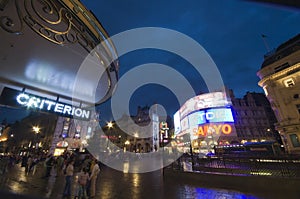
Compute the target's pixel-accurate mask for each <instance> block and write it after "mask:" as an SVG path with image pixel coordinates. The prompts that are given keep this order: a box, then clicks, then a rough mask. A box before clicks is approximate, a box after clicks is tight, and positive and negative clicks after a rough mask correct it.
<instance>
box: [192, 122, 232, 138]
mask: <svg viewBox="0 0 300 199" xmlns="http://www.w3.org/2000/svg"><path fill="white" fill-rule="evenodd" d="M231 133H232V126H231V125H230V124H206V125H200V126H198V127H197V128H194V129H193V134H194V136H199V137H201V136H202V137H206V136H207V135H209V134H210V135H221V134H223V135H230V134H231Z"/></svg>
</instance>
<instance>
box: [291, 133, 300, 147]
mask: <svg viewBox="0 0 300 199" xmlns="http://www.w3.org/2000/svg"><path fill="white" fill-rule="evenodd" d="M290 139H291V142H292V144H293V147H300V142H299V138H298V135H297V134H291V135H290Z"/></svg>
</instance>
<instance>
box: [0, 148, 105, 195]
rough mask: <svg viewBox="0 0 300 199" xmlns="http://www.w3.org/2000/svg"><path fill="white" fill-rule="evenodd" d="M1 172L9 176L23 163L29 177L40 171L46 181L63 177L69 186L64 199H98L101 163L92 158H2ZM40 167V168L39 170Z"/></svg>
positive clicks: (62, 156) (73, 154) (33, 156)
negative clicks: (53, 177) (8, 173)
mask: <svg viewBox="0 0 300 199" xmlns="http://www.w3.org/2000/svg"><path fill="white" fill-rule="evenodd" d="M0 159H1V161H0V162H1V164H0V172H1V173H5V172H7V171H8V168H11V167H12V166H14V165H17V164H19V163H20V166H21V167H23V168H24V171H25V173H26V174H27V175H35V173H36V172H37V170H39V173H40V174H41V175H42V176H41V177H42V178H49V177H50V176H52V175H55V176H56V177H60V176H61V177H63V178H62V179H64V180H65V185H64V189H63V193H62V195H63V198H71V197H72V196H75V198H78V199H83V198H86V199H87V198H94V197H95V195H96V182H97V177H98V174H99V172H100V167H99V162H98V161H97V159H95V158H94V157H93V156H91V155H90V154H85V155H79V154H76V153H68V152H66V153H64V154H63V155H60V156H53V155H48V156H45V155H37V154H27V155H24V156H21V157H15V156H6V157H2V158H0ZM37 165H40V166H39V167H38V168H37Z"/></svg>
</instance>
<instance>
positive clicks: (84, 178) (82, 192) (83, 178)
mask: <svg viewBox="0 0 300 199" xmlns="http://www.w3.org/2000/svg"><path fill="white" fill-rule="evenodd" d="M88 179H89V173H88V172H87V169H86V168H83V169H82V170H81V172H80V173H79V175H78V185H79V190H78V199H82V198H87V192H86V185H87V182H88Z"/></svg>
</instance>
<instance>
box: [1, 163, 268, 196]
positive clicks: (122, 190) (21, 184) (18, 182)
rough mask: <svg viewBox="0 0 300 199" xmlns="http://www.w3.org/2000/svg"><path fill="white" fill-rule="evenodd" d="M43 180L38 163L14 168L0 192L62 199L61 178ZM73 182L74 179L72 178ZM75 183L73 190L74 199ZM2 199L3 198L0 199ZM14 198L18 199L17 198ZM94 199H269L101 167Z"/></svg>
mask: <svg viewBox="0 0 300 199" xmlns="http://www.w3.org/2000/svg"><path fill="white" fill-rule="evenodd" d="M51 174H52V175H51V176H50V177H48V178H43V175H44V167H43V164H42V163H40V164H39V165H38V167H37V171H36V173H35V174H32V173H31V174H25V171H24V168H21V167H20V165H15V166H14V167H12V168H9V169H8V170H7V172H5V173H4V174H2V175H1V177H0V189H1V190H2V191H9V192H11V193H15V194H21V195H25V196H30V198H53V199H55V198H62V192H63V188H64V182H65V180H64V176H62V175H61V176H57V177H56V173H55V171H54V170H53V172H52V173H51ZM75 178H76V177H75ZM75 189H76V183H74V186H73V191H72V192H73V197H72V198H74V192H75ZM0 198H2V197H0ZM16 198H18V197H17V196H16ZM96 198H99V199H148V198H149V199H150V198H151V199H153V198H155V199H165V198H166V199H186V198H187V199H194V198H195V199H196V198H197V199H268V198H270V197H267V195H266V196H262V195H260V196H257V195H255V194H249V193H248V194H247V193H241V192H238V191H234V190H226V189H214V188H205V187H199V186H196V185H191V184H187V183H181V182H177V181H175V180H167V179H166V177H164V175H163V173H162V170H159V171H155V172H149V173H143V174H133V173H124V172H120V171H116V170H113V169H111V168H109V167H105V166H102V167H101V173H100V174H99V177H98V181H97V193H96Z"/></svg>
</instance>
